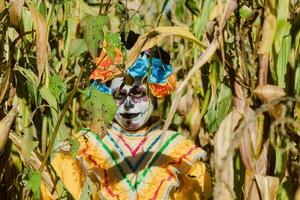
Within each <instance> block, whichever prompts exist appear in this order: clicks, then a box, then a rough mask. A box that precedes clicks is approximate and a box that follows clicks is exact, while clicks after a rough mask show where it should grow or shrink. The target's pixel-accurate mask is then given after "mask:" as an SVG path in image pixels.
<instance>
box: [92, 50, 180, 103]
mask: <svg viewBox="0 0 300 200" xmlns="http://www.w3.org/2000/svg"><path fill="white" fill-rule="evenodd" d="M158 51H159V50H158ZM162 51H163V50H162ZM114 52H115V57H114V59H111V58H110V57H109V56H108V55H107V52H106V49H105V48H103V49H102V51H101V53H100V56H99V57H97V58H95V59H94V61H93V62H94V63H95V64H96V66H97V67H96V69H95V70H94V71H93V72H92V73H91V75H90V77H89V78H90V79H91V80H94V81H93V82H92V86H93V87H95V88H96V89H97V90H99V91H101V92H104V93H107V94H111V93H112V92H111V90H110V88H109V87H107V86H106V85H105V82H107V81H109V80H112V79H113V78H114V77H116V76H119V75H121V74H122V71H121V70H120V69H119V67H118V65H120V64H121V63H122V61H123V56H122V52H121V50H120V49H115V50H114ZM164 53H166V52H164ZM158 54H159V56H155V55H154V56H152V57H151V56H150V50H148V51H145V52H143V53H142V54H141V55H140V56H139V57H138V59H137V60H136V61H135V63H134V64H133V65H132V66H131V67H130V68H129V69H128V70H127V72H126V73H127V74H128V75H129V76H131V77H132V78H134V79H146V80H147V82H148V86H149V88H150V91H151V93H152V94H153V96H155V97H164V96H166V95H169V94H170V93H172V92H173V91H174V90H175V85H176V77H175V74H174V73H173V68H172V67H171V66H170V65H169V64H167V63H166V62H164V59H162V58H161V57H160V55H161V52H158ZM167 62H168V60H167Z"/></svg>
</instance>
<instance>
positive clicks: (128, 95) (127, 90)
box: [110, 78, 154, 130]
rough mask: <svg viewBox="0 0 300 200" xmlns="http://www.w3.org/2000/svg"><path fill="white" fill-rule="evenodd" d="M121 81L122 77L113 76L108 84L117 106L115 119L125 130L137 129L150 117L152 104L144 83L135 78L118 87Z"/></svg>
mask: <svg viewBox="0 0 300 200" xmlns="http://www.w3.org/2000/svg"><path fill="white" fill-rule="evenodd" d="M122 83H123V78H115V79H113V80H112V83H111V85H110V88H111V90H112V93H113V95H114V99H115V101H116V103H117V106H118V107H117V111H116V114H115V120H116V121H117V122H118V123H119V125H120V126H122V127H123V128H124V129H126V130H137V129H139V128H141V127H142V126H143V125H144V124H145V123H146V122H147V121H148V119H149V118H150V117H151V114H152V112H153V108H154V106H153V104H152V101H151V97H150V95H149V94H148V92H147V86H146V84H141V83H140V81H137V80H136V81H135V82H134V84H133V85H126V84H125V85H124V86H123V87H122V88H120V87H121V85H122ZM116 93H117V94H116Z"/></svg>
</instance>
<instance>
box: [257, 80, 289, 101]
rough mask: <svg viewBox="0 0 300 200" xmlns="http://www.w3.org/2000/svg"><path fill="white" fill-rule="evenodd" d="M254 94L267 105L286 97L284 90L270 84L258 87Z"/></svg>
mask: <svg viewBox="0 0 300 200" xmlns="http://www.w3.org/2000/svg"><path fill="white" fill-rule="evenodd" d="M253 92H254V94H255V95H256V96H257V97H258V98H260V99H261V100H262V101H263V102H265V103H268V102H271V101H272V100H274V99H278V98H281V97H284V96H285V95H286V94H285V92H284V90H283V89H282V88H280V87H278V86H275V85H268V84H267V85H261V86H258V87H256V88H255V89H254V91H253Z"/></svg>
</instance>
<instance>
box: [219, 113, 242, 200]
mask: <svg viewBox="0 0 300 200" xmlns="http://www.w3.org/2000/svg"><path fill="white" fill-rule="evenodd" d="M241 119H242V115H241V114H240V113H239V112H237V111H236V110H233V111H232V112H230V113H229V114H228V115H227V117H226V118H225V119H224V120H223V121H222V122H221V124H220V127H219V129H218V131H217V133H216V135H215V137H214V150H215V151H214V152H215V155H214V163H215V169H216V170H215V171H216V174H215V177H216V186H215V188H214V196H216V197H218V198H219V199H224V200H228V199H234V198H235V195H234V194H235V193H234V190H233V188H234V172H233V156H234V149H235V146H236V141H235V140H236V139H235V138H236V133H235V129H236V128H237V126H238V125H239V121H240V120H241Z"/></svg>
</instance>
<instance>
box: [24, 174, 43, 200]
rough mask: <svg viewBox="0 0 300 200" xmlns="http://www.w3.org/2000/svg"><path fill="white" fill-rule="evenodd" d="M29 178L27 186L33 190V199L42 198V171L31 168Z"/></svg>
mask: <svg viewBox="0 0 300 200" xmlns="http://www.w3.org/2000/svg"><path fill="white" fill-rule="evenodd" d="M27 178H28V182H27V187H29V188H30V189H31V190H32V192H33V199H40V185H41V180H42V175H41V173H40V172H39V171H34V170H31V171H29V172H28V175H27Z"/></svg>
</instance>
